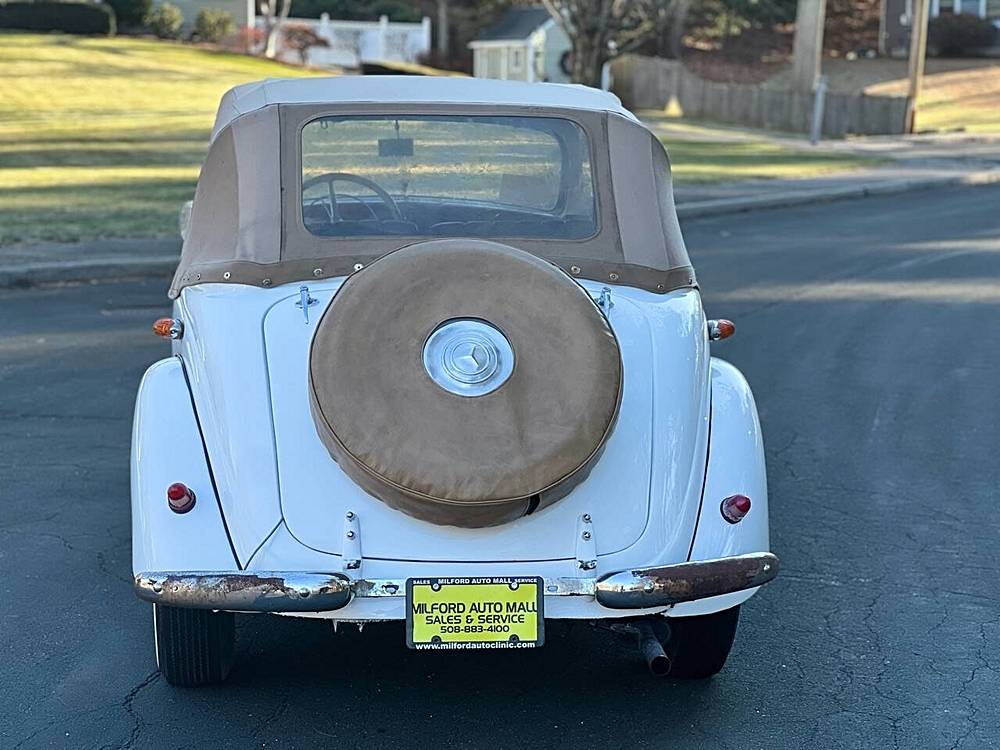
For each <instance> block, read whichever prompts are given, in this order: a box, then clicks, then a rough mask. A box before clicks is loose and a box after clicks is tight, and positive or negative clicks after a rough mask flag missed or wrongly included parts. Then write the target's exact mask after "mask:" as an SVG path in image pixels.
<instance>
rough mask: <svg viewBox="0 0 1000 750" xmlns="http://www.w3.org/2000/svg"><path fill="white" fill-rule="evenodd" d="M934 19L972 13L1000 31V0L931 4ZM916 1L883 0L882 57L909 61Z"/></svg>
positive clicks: (948, 0)
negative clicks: (999, 28) (911, 29)
mask: <svg viewBox="0 0 1000 750" xmlns="http://www.w3.org/2000/svg"><path fill="white" fill-rule="evenodd" d="M930 6H931V8H930V10H931V18H937V17H938V16H941V15H944V14H946V13H972V14H974V15H977V16H979V17H980V18H988V19H989V20H991V21H993V25H994V26H997V27H1000V0H931V2H930ZM912 18H913V0H882V17H881V19H880V23H879V53H880V54H883V55H888V56H890V57H906V56H907V55H908V54H909V48H910V26H911V23H912V20H911V19H912Z"/></svg>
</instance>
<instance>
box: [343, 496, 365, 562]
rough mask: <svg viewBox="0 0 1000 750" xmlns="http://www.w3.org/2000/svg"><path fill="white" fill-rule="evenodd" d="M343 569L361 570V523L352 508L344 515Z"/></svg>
mask: <svg viewBox="0 0 1000 750" xmlns="http://www.w3.org/2000/svg"><path fill="white" fill-rule="evenodd" d="M342 553H343V554H342V555H341V557H342V559H343V561H344V570H361V525H360V524H359V523H358V514H357V513H355V512H354V511H353V510H349V511H347V514H346V515H345V516H344V545H343V547H342Z"/></svg>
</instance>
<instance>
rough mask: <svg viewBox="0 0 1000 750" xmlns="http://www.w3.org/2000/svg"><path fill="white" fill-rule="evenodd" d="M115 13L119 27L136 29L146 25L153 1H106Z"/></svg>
mask: <svg viewBox="0 0 1000 750" xmlns="http://www.w3.org/2000/svg"><path fill="white" fill-rule="evenodd" d="M106 2H107V4H108V5H110V6H111V7H112V8H113V9H114V11H115V18H116V19H117V20H118V25H119V26H124V27H131V28H133V29H134V28H137V27H140V26H144V25H145V24H146V19H147V18H148V17H149V13H150V11H152V10H153V0H106Z"/></svg>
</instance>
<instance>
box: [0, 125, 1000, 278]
mask: <svg viewBox="0 0 1000 750" xmlns="http://www.w3.org/2000/svg"><path fill="white" fill-rule="evenodd" d="M649 124H650V125H651V127H653V128H654V130H656V131H657V132H659V133H660V134H662V135H665V136H666V137H669V138H678V137H690V138H691V139H692V140H705V139H706V129H705V128H701V129H697V130H696V131H695V132H692V131H691V128H690V127H687V126H684V127H683V128H680V129H678V126H677V125H676V124H673V123H670V122H667V123H666V124H661V123H660V122H659V121H656V120H653V121H651V122H650V123H649ZM709 132H710V133H711V135H710V138H715V139H718V140H724V139H726V138H729V139H733V140H737V139H746V140H758V141H759V140H766V141H771V142H774V143H776V144H778V145H781V146H784V147H793V148H799V149H802V148H810V146H809V144H808V142H806V141H804V140H801V139H796V138H793V137H791V136H775V135H772V134H766V133H759V132H756V131H739V130H735V129H734V130H731V131H729V130H727V129H722V128H714V127H713V128H711V129H710V131H709ZM815 148H818V149H823V150H836V151H838V152H842V153H859V154H864V155H867V156H878V157H880V158H883V159H889V160H890V163H888V164H884V165H882V166H879V167H875V168H871V169H860V170H852V171H849V172H842V173H833V174H828V175H825V176H823V177H818V178H811V179H789V180H782V179H779V180H745V181H739V182H728V183H717V184H709V185H680V186H678V187H676V188H675V199H676V203H677V213H678V215H679V216H680V217H681V219H682V220H683V219H689V218H694V217H698V216H715V215H720V214H730V213H739V212H742V211H753V210H760V209H766V208H782V207H786V206H796V205H803V204H809V203H819V202H825V201H834V200H839V199H844V198H861V197H865V196H869V195H887V194H891V193H903V192H910V191H914V190H929V189H940V188H945V187H950V186H956V185H984V184H991V183H996V182H1000V137H997V138H994V139H991V138H989V137H977V138H968V137H962V136H958V135H953V136H935V137H920V136H917V137H913V138H866V139H864V140H854V141H851V140H847V141H826V142H822V143H820V144H818V145H817V146H816V147H815ZM179 253H180V238H179V237H166V238H153V239H150V238H144V239H134V240H127V239H124V240H123V239H111V240H95V241H90V242H81V243H73V244H56V243H42V244H33V245H7V246H2V247H0V289H3V288H10V287H18V286H33V285H39V284H58V283H69V282H77V283H78V282H90V281H98V280H99V281H108V280H112V279H131V278H142V277H162V278H164V279H166V278H167V277H169V276H170V275H171V274H172V273H173V271H174V268H175V267H176V265H177V258H178V255H179Z"/></svg>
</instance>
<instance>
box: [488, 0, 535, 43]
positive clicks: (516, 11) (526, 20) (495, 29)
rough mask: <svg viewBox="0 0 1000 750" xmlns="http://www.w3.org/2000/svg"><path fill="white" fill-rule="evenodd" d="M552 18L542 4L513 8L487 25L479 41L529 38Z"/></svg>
mask: <svg viewBox="0 0 1000 750" xmlns="http://www.w3.org/2000/svg"><path fill="white" fill-rule="evenodd" d="M551 18H552V16H550V15H549V12H548V11H547V10H546V9H545V8H543V7H542V6H541V5H530V6H528V7H524V8H511V9H510V10H508V11H507V12H506V13H504V14H503V15H502V16H500V20H499V21H497V22H496V23H494V24H493V25H492V26H487V27H486V28H485V29H483V30H482V32H480V34H479V36H477V37H476V41H477V42H495V41H501V40H504V39H527V38H528V37H529V36H531V35H532V34H533V33H535V31H536V30H537V29H538V27H539V26H541V25H542V24H544V23H546V22H547V21H549V20H550V19H551Z"/></svg>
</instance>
